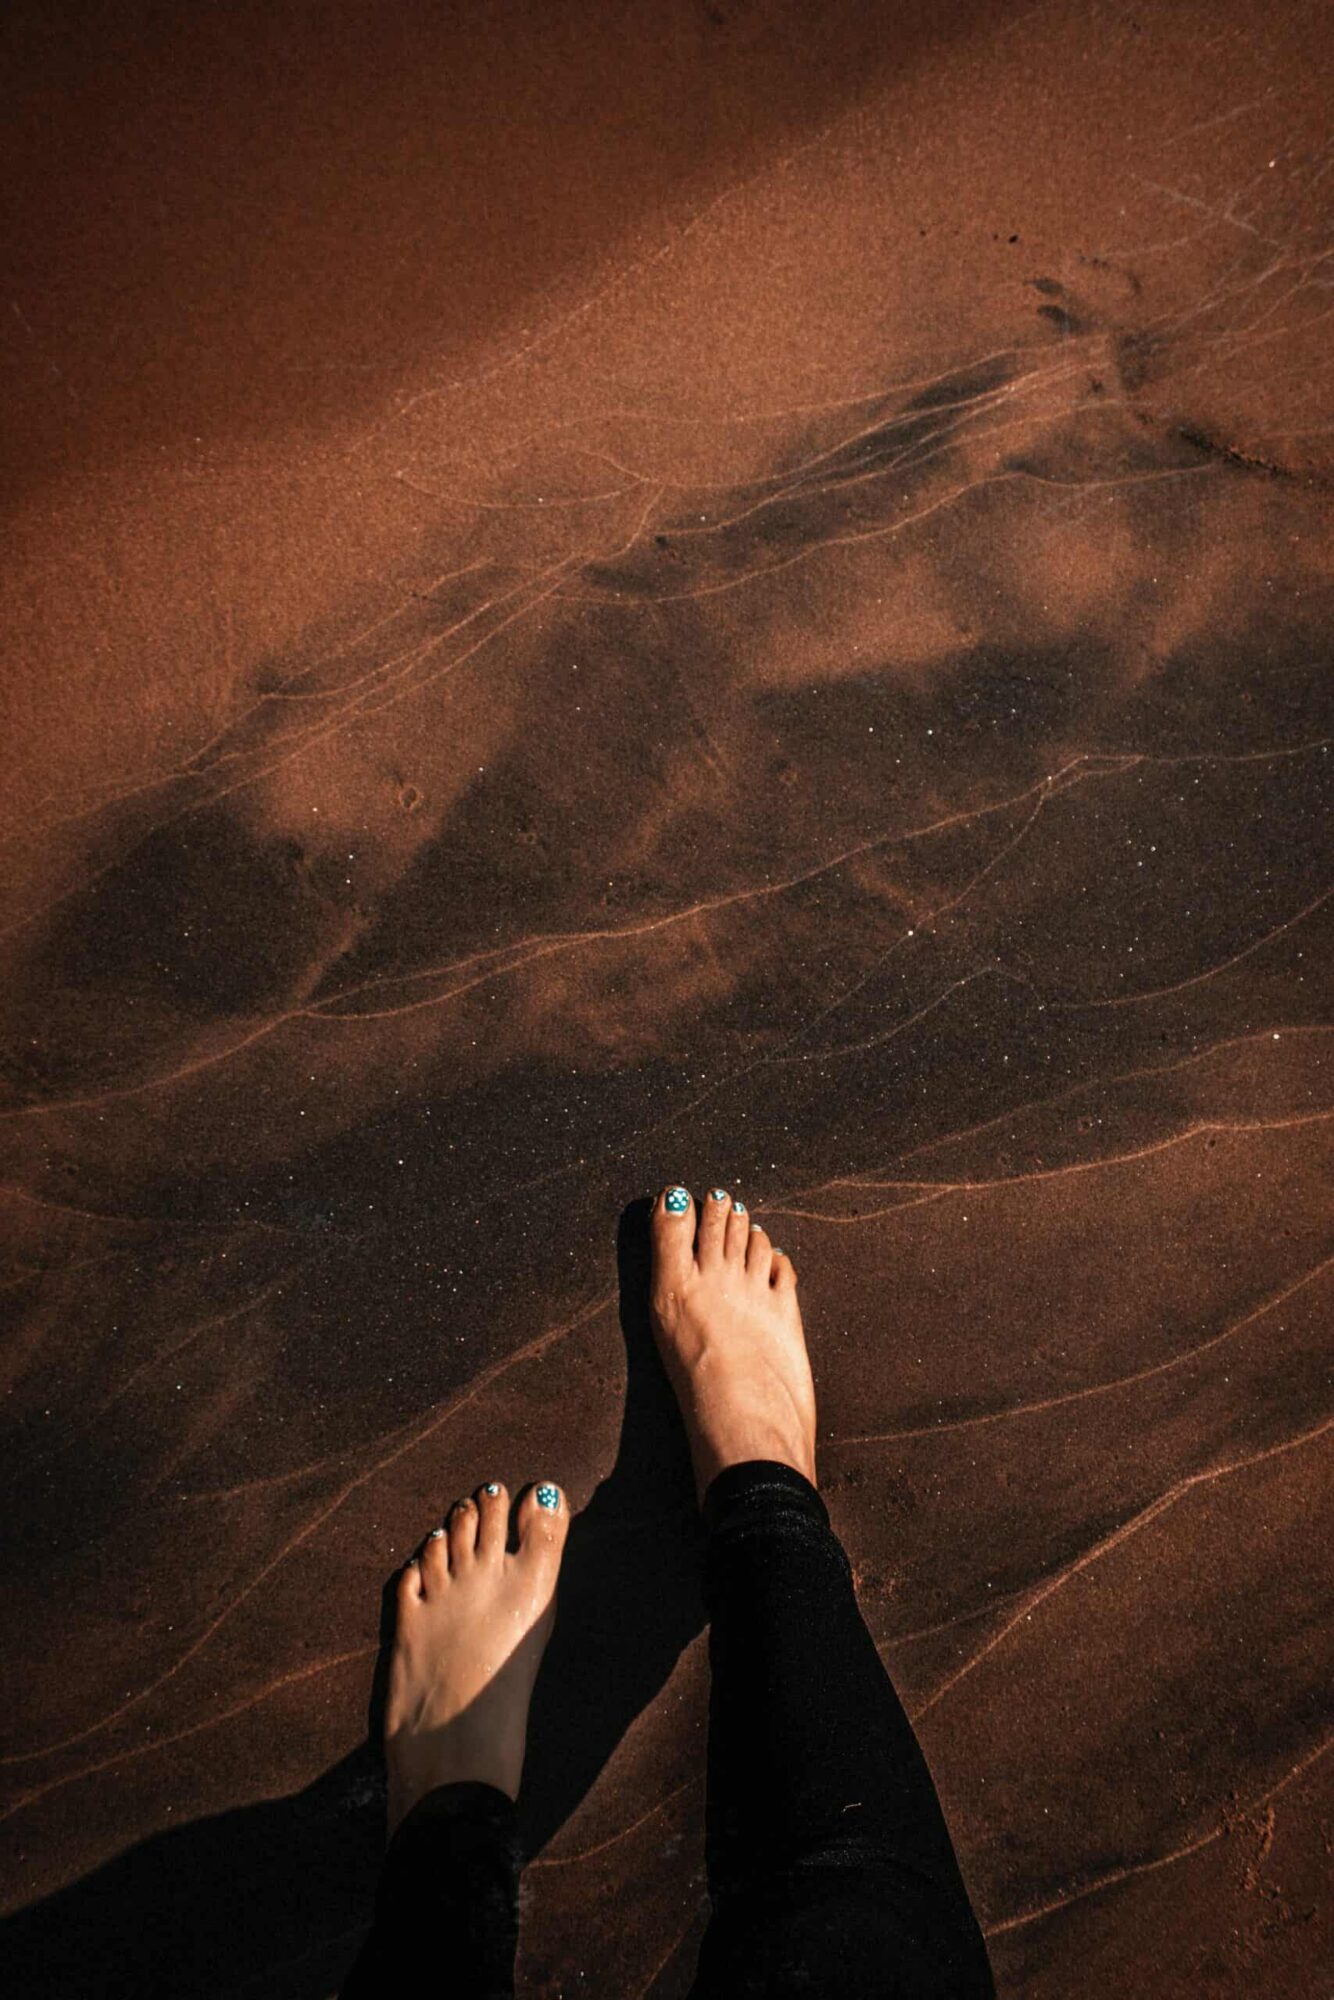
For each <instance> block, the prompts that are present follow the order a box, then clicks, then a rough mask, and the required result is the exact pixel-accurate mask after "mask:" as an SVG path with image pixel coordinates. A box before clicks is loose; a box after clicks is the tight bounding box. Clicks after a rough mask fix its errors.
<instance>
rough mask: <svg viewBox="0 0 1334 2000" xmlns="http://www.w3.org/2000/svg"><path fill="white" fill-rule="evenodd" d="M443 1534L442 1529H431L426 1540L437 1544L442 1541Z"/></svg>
mask: <svg viewBox="0 0 1334 2000" xmlns="http://www.w3.org/2000/svg"><path fill="white" fill-rule="evenodd" d="M444 1532H445V1531H444V1529H443V1528H432V1530H431V1532H430V1534H429V1535H428V1536H427V1537H426V1539H427V1541H428V1542H438V1541H440V1540H442V1539H443V1536H444Z"/></svg>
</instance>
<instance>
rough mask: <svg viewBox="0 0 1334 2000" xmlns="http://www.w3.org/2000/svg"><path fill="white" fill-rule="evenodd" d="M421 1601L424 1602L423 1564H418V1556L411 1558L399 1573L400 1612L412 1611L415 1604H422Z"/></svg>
mask: <svg viewBox="0 0 1334 2000" xmlns="http://www.w3.org/2000/svg"><path fill="white" fill-rule="evenodd" d="M421 1601H422V1573H421V1564H420V1563H419V1562H418V1560H417V1558H416V1556H409V1558H408V1560H407V1561H406V1562H405V1563H404V1565H403V1567H402V1569H401V1570H400V1571H399V1577H398V1608H399V1610H400V1611H410V1610H411V1609H412V1606H413V1605H414V1604H420V1603H421Z"/></svg>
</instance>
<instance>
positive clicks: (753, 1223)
mask: <svg viewBox="0 0 1334 2000" xmlns="http://www.w3.org/2000/svg"><path fill="white" fill-rule="evenodd" d="M750 1226H751V1228H752V1229H758V1228H759V1226H760V1225H759V1223H758V1222H752V1223H751V1225H750Z"/></svg>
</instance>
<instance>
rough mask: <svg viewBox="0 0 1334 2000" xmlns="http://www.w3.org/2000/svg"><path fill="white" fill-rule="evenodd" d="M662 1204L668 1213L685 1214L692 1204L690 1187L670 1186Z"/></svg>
mask: <svg viewBox="0 0 1334 2000" xmlns="http://www.w3.org/2000/svg"><path fill="white" fill-rule="evenodd" d="M662 1205H663V1207H664V1208H665V1209H666V1211H667V1213H668V1215H684V1214H685V1212H686V1210H687V1209H688V1208H689V1206H690V1189H689V1188H683V1187H672V1188H668V1190H667V1192H666V1194H665V1195H664V1197H663V1203H662Z"/></svg>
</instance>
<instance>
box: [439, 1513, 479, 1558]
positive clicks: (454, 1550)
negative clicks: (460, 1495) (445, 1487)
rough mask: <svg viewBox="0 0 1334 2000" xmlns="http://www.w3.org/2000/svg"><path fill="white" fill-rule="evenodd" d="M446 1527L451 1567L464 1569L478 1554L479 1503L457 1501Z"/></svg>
mask: <svg viewBox="0 0 1334 2000" xmlns="http://www.w3.org/2000/svg"><path fill="white" fill-rule="evenodd" d="M445 1526H446V1527H447V1528H448V1530H449V1567H450V1568H451V1569H452V1570H453V1569H461V1568H464V1567H466V1565H467V1564H468V1563H470V1562H471V1561H472V1559H473V1557H474V1556H475V1555H476V1553H477V1502H476V1501H475V1500H456V1501H455V1502H454V1505H453V1506H452V1507H451V1508H450V1510H449V1519H448V1520H447V1521H446V1523H445Z"/></svg>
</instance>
